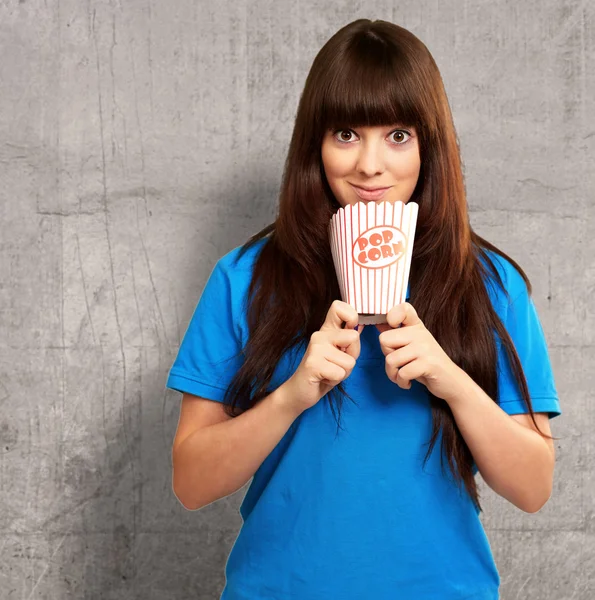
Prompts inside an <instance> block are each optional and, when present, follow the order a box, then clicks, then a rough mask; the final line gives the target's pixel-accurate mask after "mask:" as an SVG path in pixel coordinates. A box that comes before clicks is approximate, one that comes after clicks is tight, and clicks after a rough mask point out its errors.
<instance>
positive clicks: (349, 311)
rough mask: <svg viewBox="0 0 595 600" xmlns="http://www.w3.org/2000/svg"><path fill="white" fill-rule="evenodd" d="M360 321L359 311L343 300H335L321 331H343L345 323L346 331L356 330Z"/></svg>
mask: <svg viewBox="0 0 595 600" xmlns="http://www.w3.org/2000/svg"><path fill="white" fill-rule="evenodd" d="M358 319H359V315H358V314H357V310H355V308H353V306H351V304H347V302H343V301H342V300H333V303H332V304H331V306H330V309H329V311H328V313H327V316H326V319H325V321H324V323H323V324H322V327H321V328H320V329H321V330H323V329H343V323H345V329H354V328H355V326H356V325H357V322H358Z"/></svg>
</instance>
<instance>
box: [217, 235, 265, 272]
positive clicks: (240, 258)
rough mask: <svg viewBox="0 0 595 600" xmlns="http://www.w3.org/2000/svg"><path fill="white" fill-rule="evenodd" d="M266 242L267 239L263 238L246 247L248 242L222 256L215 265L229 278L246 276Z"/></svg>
mask: <svg viewBox="0 0 595 600" xmlns="http://www.w3.org/2000/svg"><path fill="white" fill-rule="evenodd" d="M267 241H268V238H267V237H265V238H261V239H259V240H257V241H256V242H254V243H252V244H250V245H248V242H246V243H245V244H240V245H239V246H236V247H235V248H232V249H231V250H229V252H227V253H226V254H224V255H223V256H222V257H221V258H220V259H219V260H218V261H217V265H218V266H219V267H220V268H221V269H223V270H224V271H225V272H226V273H227V274H228V275H229V276H232V275H238V276H246V275H247V274H249V273H251V272H252V270H253V268H254V263H255V262H256V259H257V257H258V255H259V254H260V252H261V250H262V248H263V247H264V245H265V243H266V242H267Z"/></svg>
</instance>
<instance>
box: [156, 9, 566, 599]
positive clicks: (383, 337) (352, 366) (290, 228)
mask: <svg viewBox="0 0 595 600" xmlns="http://www.w3.org/2000/svg"><path fill="white" fill-rule="evenodd" d="M362 188H363V189H364V190H365V189H366V188H367V189H370V188H386V190H385V192H384V193H383V196H382V201H388V202H396V201H402V202H405V203H406V202H408V201H414V202H417V203H418V204H419V214H418V221H417V228H416V235H415V243H414V249H413V257H412V263H411V271H410V281H409V287H408V290H407V298H406V300H407V301H406V302H405V303H403V304H400V305H398V306H395V307H394V308H393V309H391V311H390V312H389V313H388V316H387V320H388V324H386V325H382V326H371V325H368V326H366V327H365V328H363V329H362V328H361V327H360V328H358V330H355V328H356V326H357V323H358V314H357V312H356V311H355V309H354V308H353V307H352V306H350V305H349V304H346V303H345V302H342V301H341V300H340V291H339V287H338V282H337V278H336V275H335V271H334V266H333V261H332V255H331V250H330V246H329V240H328V229H327V228H328V223H329V220H330V218H331V216H332V215H333V214H334V212H335V211H336V210H337V209H338V208H339V207H341V206H346V205H348V204H353V203H355V202H359V201H378V199H377V198H374V199H371V200H370V199H369V198H370V197H371V194H366V193H365V191H363V192H362V191H361V189H362ZM167 386H168V387H169V388H171V389H174V390H178V391H180V392H182V393H183V401H182V406H181V413H180V421H179V424H178V430H177V433H176V437H175V440H174V445H173V487H174V491H175V493H176V496H177V497H178V498H179V499H180V501H181V502H182V503H183V504H184V506H185V507H187V508H189V509H197V508H200V507H203V506H206V505H208V504H210V503H212V502H214V501H215V500H217V499H218V498H222V497H225V496H227V495H229V494H232V493H233V492H235V491H237V490H239V489H240V488H241V487H242V486H243V485H244V484H246V483H247V482H248V481H249V480H250V479H251V478H252V477H253V479H252V483H251V485H250V487H249V489H248V491H247V494H246V496H245V498H244V500H243V503H242V505H241V508H240V513H241V516H242V518H243V520H244V523H243V526H242V528H241V530H240V533H239V535H238V537H237V539H236V541H235V544H234V547H233V549H232V551H231V554H230V556H229V559H228V561H227V565H226V578H227V582H226V587H225V589H224V590H223V595H222V596H221V598H223V599H226V600H259V599H263V600H264V599H267V600H268V599H271V600H272V599H275V600H289V599H292V600H294V599H295V600H298V599H299V600H314V599H324V600H368V599H371V598H373V599H374V600H389V599H390V600H394V598H402V599H404V600H405V599H407V600H409V599H415V600H437V599H440V600H450V599H452V600H455V599H463V598H465V599H468V600H470V599H471V598H473V599H475V600H480V599H485V600H493V599H495V598H498V588H499V584H500V578H499V574H498V571H497V568H496V565H495V563H494V559H493V556H492V553H491V549H490V546H489V543H488V540H487V537H486V535H485V532H484V529H483V527H482V523H481V521H480V517H479V513H480V511H481V506H480V503H479V497H478V493H477V487H476V482H475V479H474V476H475V475H476V473H477V472H478V471H479V472H480V473H481V475H482V477H483V479H484V480H485V481H486V483H487V484H488V485H489V486H490V487H491V488H492V489H494V490H495V491H496V492H497V493H498V494H500V495H501V496H503V497H504V498H506V499H507V500H509V501H510V502H511V503H513V504H514V505H515V506H517V507H518V508H520V509H521V510H523V511H525V512H536V511H537V510H539V509H540V508H541V507H542V506H543V505H544V504H545V502H546V501H547V500H548V498H549V496H550V494H551V491H552V482H553V472H554V461H555V457H554V446H553V442H552V440H553V439H555V438H552V437H551V435H550V434H551V431H550V428H549V419H551V418H552V417H555V416H557V415H559V414H561V410H560V405H559V400H558V394H557V391H556V387H555V382H554V378H553V374H552V368H551V365H550V359H549V356H548V350H547V345H546V340H545V338H544V334H543V330H542V328H541V324H540V321H539V318H538V315H537V313H536V310H535V305H534V303H533V300H532V297H531V285H530V283H529V280H528V278H527V276H526V275H525V273H524V272H523V270H522V269H521V268H520V266H519V265H518V264H517V263H516V262H515V261H514V260H512V258H510V257H508V256H507V255H506V254H504V253H503V252H502V251H501V250H498V249H497V248H496V247H495V246H493V245H492V244H490V243H489V242H488V241H486V240H484V239H483V238H481V237H480V236H479V235H477V234H476V233H475V232H474V231H473V230H472V228H471V225H470V223H469V216H468V211H467V200H466V196H465V186H464V179H463V174H462V169H461V158H460V153H459V148H458V144H457V137H456V133H455V128H454V125H453V120H452V116H451V112H450V109H449V105H448V101H447V97H446V94H445V91H444V86H443V83H442V80H441V77H440V74H439V71H438V68H437V66H436V64H435V62H434V60H433V58H432V56H431V55H430V52H429V51H428V49H427V48H426V46H425V45H424V44H423V43H422V42H421V41H420V40H419V39H418V38H416V37H415V36H414V35H413V34H411V33H410V32H409V31H407V30H406V29H403V28H401V27H398V26H397V25H394V24H391V23H388V22H385V21H370V20H367V19H361V20H357V21H355V22H353V23H351V24H349V25H347V26H346V27H343V28H342V29H340V30H339V31H338V32H337V33H336V34H335V35H334V36H333V37H332V38H331V39H330V40H329V41H328V42H327V43H326V44H325V45H324V47H323V48H322V49H321V50H320V52H319V54H318V55H317V56H316V58H315V60H314V63H313V65H312V68H311V70H310V73H309V74H308V77H307V80H306V84H305V87H304V91H303V94H302V96H301V99H300V102H299V106H298V111H297V116H296V121H295V126H294V130H293V136H292V139H291V143H290V146H289V153H288V156H287V160H286V163H285V169H284V174H283V182H282V187H281V191H280V198H279V207H278V215H277V218H276V220H275V222H274V223H272V224H271V225H269V226H267V227H266V228H265V229H263V230H262V231H261V232H259V233H258V234H256V235H255V236H253V237H252V238H251V239H250V240H249V241H248V242H247V243H246V244H245V245H243V246H238V247H237V248H235V249H234V250H232V251H231V252H229V253H228V254H226V255H225V256H223V257H222V258H221V259H220V260H219V261H218V262H217V264H216V265H215V267H214V269H213V271H212V273H211V275H210V277H209V279H208V281H207V284H206V286H205V288H204V291H203V293H202V296H201V298H200V301H199V302H198V306H197V307H196V310H195V312H194V314H193V316H192V319H191V321H190V324H189V326H188V329H187V331H186V334H185V336H184V339H183V341H182V344H181V347H180V350H179V354H178V356H177V358H176V360H175V362H174V364H173V366H172V368H171V371H170V373H169V378H168V381H167ZM344 397H346V398H348V399H349V400H350V402H349V403H345V404H344V403H343V398H344ZM336 408H338V409H339V410H338V415H337V410H336ZM447 467H448V468H447Z"/></svg>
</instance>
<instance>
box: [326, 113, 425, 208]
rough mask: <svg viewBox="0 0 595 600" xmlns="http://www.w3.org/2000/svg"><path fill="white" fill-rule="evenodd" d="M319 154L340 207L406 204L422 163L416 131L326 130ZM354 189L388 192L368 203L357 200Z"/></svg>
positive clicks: (386, 128)
mask: <svg viewBox="0 0 595 600" xmlns="http://www.w3.org/2000/svg"><path fill="white" fill-rule="evenodd" d="M321 152H322V162H323V166H324V172H325V175H326V178H327V180H328V182H329V185H330V188H331V190H332V192H333V194H334V196H335V198H336V199H337V202H338V203H339V204H340V205H341V206H346V205H347V204H355V203H356V202H381V201H387V202H391V203H393V202H396V201H398V200H400V201H401V202H403V203H405V204H406V203H407V202H408V201H409V199H410V198H411V194H412V193H413V190H414V189H415V185H416V184H417V179H418V177H419V170H420V165H421V160H420V156H419V145H418V139H417V133H416V131H415V128H411V127H403V128H401V127H399V126H398V125H393V126H390V127H360V128H358V129H339V130H337V131H336V132H333V131H330V130H329V131H327V132H326V134H325V136H324V138H323V140H322V150H321ZM354 186H363V187H365V188H368V189H369V188H388V189H387V190H385V192H384V194H383V195H382V197H380V198H371V199H370V198H366V197H361V196H358V194H357V192H356V190H355V188H354Z"/></svg>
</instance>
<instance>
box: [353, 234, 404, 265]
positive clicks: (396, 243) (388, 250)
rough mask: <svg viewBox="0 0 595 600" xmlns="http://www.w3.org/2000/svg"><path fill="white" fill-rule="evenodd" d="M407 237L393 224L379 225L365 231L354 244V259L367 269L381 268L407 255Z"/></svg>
mask: <svg viewBox="0 0 595 600" xmlns="http://www.w3.org/2000/svg"><path fill="white" fill-rule="evenodd" d="M406 248H407V238H406V237H405V234H404V233H403V232H402V231H401V230H400V229H399V228H398V227H393V226H392V225H377V226H375V227H371V228H370V229H368V230H367V231H364V233H362V234H361V235H360V236H359V237H358V238H357V240H355V242H354V244H353V260H354V262H356V263H357V264H358V265H359V266H360V267H365V268H366V269H381V268H383V267H388V266H389V265H392V264H393V263H395V262H397V261H398V260H399V259H400V258H401V257H402V256H404V255H405V250H406Z"/></svg>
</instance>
